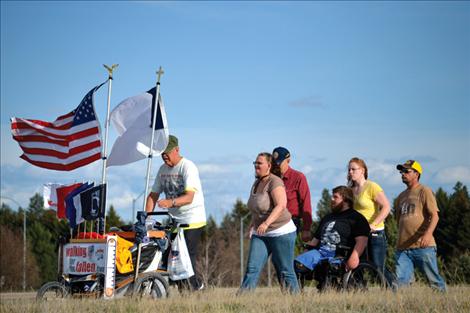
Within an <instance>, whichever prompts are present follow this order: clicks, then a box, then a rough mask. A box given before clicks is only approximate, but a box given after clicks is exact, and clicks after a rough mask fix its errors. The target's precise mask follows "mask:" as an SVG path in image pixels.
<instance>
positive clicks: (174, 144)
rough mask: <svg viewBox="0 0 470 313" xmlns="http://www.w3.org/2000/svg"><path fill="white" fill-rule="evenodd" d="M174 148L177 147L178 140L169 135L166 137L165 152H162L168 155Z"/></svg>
mask: <svg viewBox="0 0 470 313" xmlns="http://www.w3.org/2000/svg"><path fill="white" fill-rule="evenodd" d="M176 147H178V138H176V137H175V136H173V135H170V136H169V137H168V145H167V146H166V148H165V151H163V153H169V152H171V150H173V149H174V148H176Z"/></svg>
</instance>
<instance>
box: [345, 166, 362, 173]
mask: <svg viewBox="0 0 470 313" xmlns="http://www.w3.org/2000/svg"><path fill="white" fill-rule="evenodd" d="M360 169H361V168H360V167H356V168H353V167H351V168H348V171H353V172H355V171H358V170H360Z"/></svg>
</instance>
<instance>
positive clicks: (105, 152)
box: [97, 64, 119, 234]
mask: <svg viewBox="0 0 470 313" xmlns="http://www.w3.org/2000/svg"><path fill="white" fill-rule="evenodd" d="M103 66H104V67H105V68H106V70H107V71H108V103H107V109H106V122H105V124H104V129H105V135H104V146H103V155H102V159H103V169H102V172H101V174H102V175H101V177H102V178H101V184H102V185H104V184H106V163H107V157H108V132H109V111H110V108H111V89H112V86H113V71H114V69H116V68H117V67H118V66H119V64H113V65H111V66H108V65H106V64H103ZM107 189H108V188H104V192H103V193H104V194H102V195H101V199H100V208H101V209H102V210H103V212H104V218H103V219H101V218H99V219H98V229H97V232H98V233H101V231H102V232H103V234H104V232H105V229H106V207H105V206H106V196H107V193H108V192H107ZM101 221H103V223H102V225H101Z"/></svg>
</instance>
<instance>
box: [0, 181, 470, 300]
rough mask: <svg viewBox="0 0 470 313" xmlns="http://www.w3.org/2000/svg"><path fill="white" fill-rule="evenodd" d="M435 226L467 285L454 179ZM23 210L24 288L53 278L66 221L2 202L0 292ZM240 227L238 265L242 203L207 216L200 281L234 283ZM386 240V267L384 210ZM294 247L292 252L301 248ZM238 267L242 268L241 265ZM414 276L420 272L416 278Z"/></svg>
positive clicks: (461, 204) (11, 273)
mask: <svg viewBox="0 0 470 313" xmlns="http://www.w3.org/2000/svg"><path fill="white" fill-rule="evenodd" d="M435 194H436V199H437V203H438V207H439V209H440V213H439V224H438V226H437V228H436V231H435V232H434V236H435V239H436V242H437V246H438V249H437V253H438V261H439V266H440V268H441V270H442V274H443V275H444V276H445V278H446V281H447V283H448V284H458V283H467V284H468V283H470V236H468V234H469V233H470V197H469V193H468V190H467V187H466V186H464V185H463V184H462V183H460V182H458V183H456V184H455V186H454V188H453V191H452V192H451V193H447V192H445V191H444V190H443V189H442V188H439V189H438V190H437V191H436V193H435ZM330 203H331V194H330V192H329V190H327V189H324V190H323V191H322V196H321V199H320V200H319V202H318V204H317V211H316V218H315V221H314V223H313V225H312V231H314V230H315V229H316V227H317V226H318V221H319V220H320V219H321V218H322V217H323V216H325V215H326V214H327V213H328V212H330ZM107 211H108V212H107V215H106V227H107V228H108V229H109V228H110V227H113V226H117V227H119V226H121V225H123V224H124V221H123V220H122V219H121V217H120V216H119V215H118V214H117V212H116V210H115V209H114V207H113V206H112V205H111V206H110V207H109V208H108V210H107ZM24 214H26V222H27V225H26V226H27V227H26V231H27V233H26V238H27V243H26V248H27V249H26V266H25V271H26V286H27V288H28V289H31V288H38V287H39V286H40V285H41V284H42V283H44V282H46V281H51V280H56V279H57V265H58V260H57V251H58V245H59V238H61V237H64V236H66V235H67V234H68V233H69V227H68V224H67V222H66V221H64V220H58V219H57V217H56V212H55V211H54V210H46V209H44V206H43V200H42V197H41V196H40V195H39V194H35V195H33V197H32V198H31V199H30V203H29V206H28V208H24V209H23V208H19V210H18V211H13V210H12V209H11V208H10V207H9V206H8V205H6V204H5V203H2V206H1V208H0V252H1V253H0V290H2V291H4V290H18V289H20V288H21V287H22V281H23V276H22V275H23V249H22V247H23V216H24ZM241 224H243V227H244V234H243V247H244V260H243V261H244V264H243V265H245V264H246V263H245V262H246V257H247V254H248V249H249V239H248V236H247V233H248V226H249V224H250V216H249V210H248V208H247V206H246V204H245V203H243V201H241V200H236V202H235V203H234V205H233V207H232V209H231V211H230V212H229V213H227V214H225V216H224V217H223V219H222V221H221V223H220V224H217V223H216V221H215V220H214V218H213V217H212V216H210V217H209V218H208V222H207V226H206V227H205V229H204V233H203V236H202V240H201V244H200V247H199V255H198V258H199V259H198V266H199V272H200V273H201V275H202V278H203V279H204V281H205V283H206V284H207V285H210V286H217V287H222V286H231V287H234V286H238V285H239V284H240V279H241V276H240V275H241V272H240V268H241V264H240V247H241V245H240V240H241V237H240V229H241ZM385 229H386V234H387V238H388V251H387V261H386V264H387V267H388V268H389V269H390V270H392V272H393V269H394V247H395V243H396V239H397V223H396V221H395V217H394V214H393V212H392V214H390V215H389V216H388V217H387V219H386V223H385ZM301 249H302V248H301V245H300V244H299V245H298V246H297V247H296V250H297V251H296V253H299V252H300V251H301ZM242 268H243V270H244V266H242ZM267 273H268V269H265V273H264V274H262V275H261V276H260V285H267V284H269V283H270V282H272V283H275V282H276V278H275V273H274V270H272V271H271V276H269V275H268V274H267ZM417 278H418V279H420V276H419V275H418V276H417Z"/></svg>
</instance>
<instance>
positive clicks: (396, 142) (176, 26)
mask: <svg viewBox="0 0 470 313" xmlns="http://www.w3.org/2000/svg"><path fill="white" fill-rule="evenodd" d="M469 56H470V3H467V2H451V1H445V2H437V1H431V2H423V1H419V2H369V1H366V2H282V1H274V2H266V1H262V2H177V3H173V2H150V1H146V2H138V1H127V2H126V1H116V2H112V1H103V2H60V1H50V2H13V1H11V2H10V1H2V2H1V194H2V196H8V197H11V198H14V199H15V200H16V201H17V202H19V203H20V204H22V205H23V206H26V205H27V204H28V199H29V197H31V196H32V195H33V194H34V192H40V191H41V190H42V184H43V183H47V182H62V183H70V182H74V181H81V180H85V179H91V180H96V181H101V166H102V165H101V162H100V161H97V162H95V163H93V164H92V165H89V166H86V167H84V168H81V169H78V170H75V171H72V172H56V171H50V170H45V169H41V168H37V167H33V166H32V165H29V164H28V163H26V162H24V161H23V160H21V159H19V156H20V155H21V152H20V149H19V147H18V145H17V143H16V142H14V141H13V139H11V134H10V131H9V127H10V126H9V118H10V117H13V116H15V117H23V118H35V119H42V120H46V121H53V120H54V119H55V118H56V117H57V116H59V115H62V114H65V113H67V112H69V111H70V110H72V109H74V108H75V107H76V106H77V105H78V104H79V102H80V101H81V99H82V97H83V96H84V95H85V94H86V93H87V92H88V91H89V90H90V89H91V88H92V87H93V86H95V85H97V84H98V83H100V82H102V81H104V80H105V79H106V77H107V73H106V71H105V69H104V68H103V67H102V64H103V63H106V64H113V63H119V64H120V65H119V68H118V69H117V70H116V71H115V74H114V82H113V90H112V91H113V92H112V97H111V108H114V107H115V106H116V105H117V104H118V103H119V102H120V101H121V100H123V99H125V98H127V97H129V96H133V95H136V94H139V93H141V92H143V91H145V90H148V89H150V88H151V87H152V86H153V85H154V84H155V80H156V75H155V72H156V70H157V69H158V67H159V66H162V67H163V69H164V70H165V74H164V75H163V77H162V82H161V93H162V95H163V97H164V99H165V106H166V113H167V118H168V124H169V128H170V132H171V133H174V134H175V135H177V136H178V137H179V139H180V146H181V151H182V154H183V155H184V156H185V157H187V158H189V159H191V160H193V161H194V162H195V163H196V164H197V165H198V167H199V169H200V173H201V179H202V184H203V188H204V192H205V198H206V207H207V211H208V213H209V214H211V215H212V216H214V217H215V218H216V219H217V220H220V219H221V218H222V217H223V215H224V214H225V213H226V212H229V211H230V210H231V208H232V205H233V203H234V202H235V200H236V199H237V198H241V199H242V200H246V199H247V196H248V193H249V189H250V186H251V184H252V181H253V168H252V165H251V162H252V160H253V159H254V158H255V156H256V154H257V153H258V152H261V151H271V150H272V149H273V148H274V147H276V146H280V145H281V146H285V147H287V148H288V149H289V150H290V151H291V154H292V159H293V160H292V163H291V164H292V165H293V167H294V168H297V169H299V170H302V171H303V172H304V173H305V174H306V176H307V178H308V181H309V184H310V187H311V193H312V200H313V202H314V203H315V204H316V203H317V201H318V199H319V197H320V193H321V190H322V189H323V188H329V189H331V188H332V187H334V186H336V185H339V184H344V183H345V176H346V166H347V162H348V160H349V159H350V158H351V157H353V156H359V157H361V158H363V159H364V160H365V161H366V163H367V164H368V166H369V172H370V179H372V180H374V181H376V182H378V183H379V184H380V185H381V186H382V187H383V188H384V190H385V193H386V194H387V195H388V197H389V198H394V197H396V196H397V195H398V193H399V192H400V191H401V190H402V189H403V188H404V185H403V184H402V183H401V180H400V176H399V175H398V173H397V171H396V170H395V166H396V164H397V163H399V162H404V161H405V160H407V159H409V158H413V159H416V160H418V161H420V162H421V164H422V166H423V168H424V175H423V176H422V182H423V183H424V184H427V185H430V186H431V187H432V188H433V189H434V190H435V189H437V188H438V187H440V186H441V187H443V188H444V189H445V190H447V191H451V190H452V187H453V185H454V184H455V182H456V181H458V180H459V181H462V182H463V183H465V184H467V185H469V184H470V88H469V86H470V57H469ZM106 96H107V92H106V88H103V89H101V90H100V91H99V92H98V93H97V94H96V96H95V107H96V110H97V114H98V117H99V119H100V121H101V123H102V125H104V121H105V116H106ZM115 138H116V132H115V131H114V129H112V128H111V129H110V137H109V147H108V151H109V150H110V149H111V146H112V144H113V142H114V140H115ZM145 162H146V161H140V162H136V163H133V164H131V165H128V166H122V167H110V168H109V170H108V172H107V173H108V182H109V194H108V204H113V205H114V206H115V207H116V209H117V210H118V213H119V214H120V215H121V216H122V217H124V218H125V219H130V218H131V212H132V199H134V198H136V197H137V196H138V195H139V194H140V193H141V192H142V190H143V189H144V186H145V180H144V178H145V168H146V163H145ZM160 164H161V161H160V159H156V160H155V162H154V165H153V170H152V173H154V174H155V173H156V170H157V168H158V166H159V165H160ZM10 205H12V206H13V207H15V205H14V204H11V203H10ZM141 206H142V198H140V199H139V201H137V208H138V209H140V208H141Z"/></svg>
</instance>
